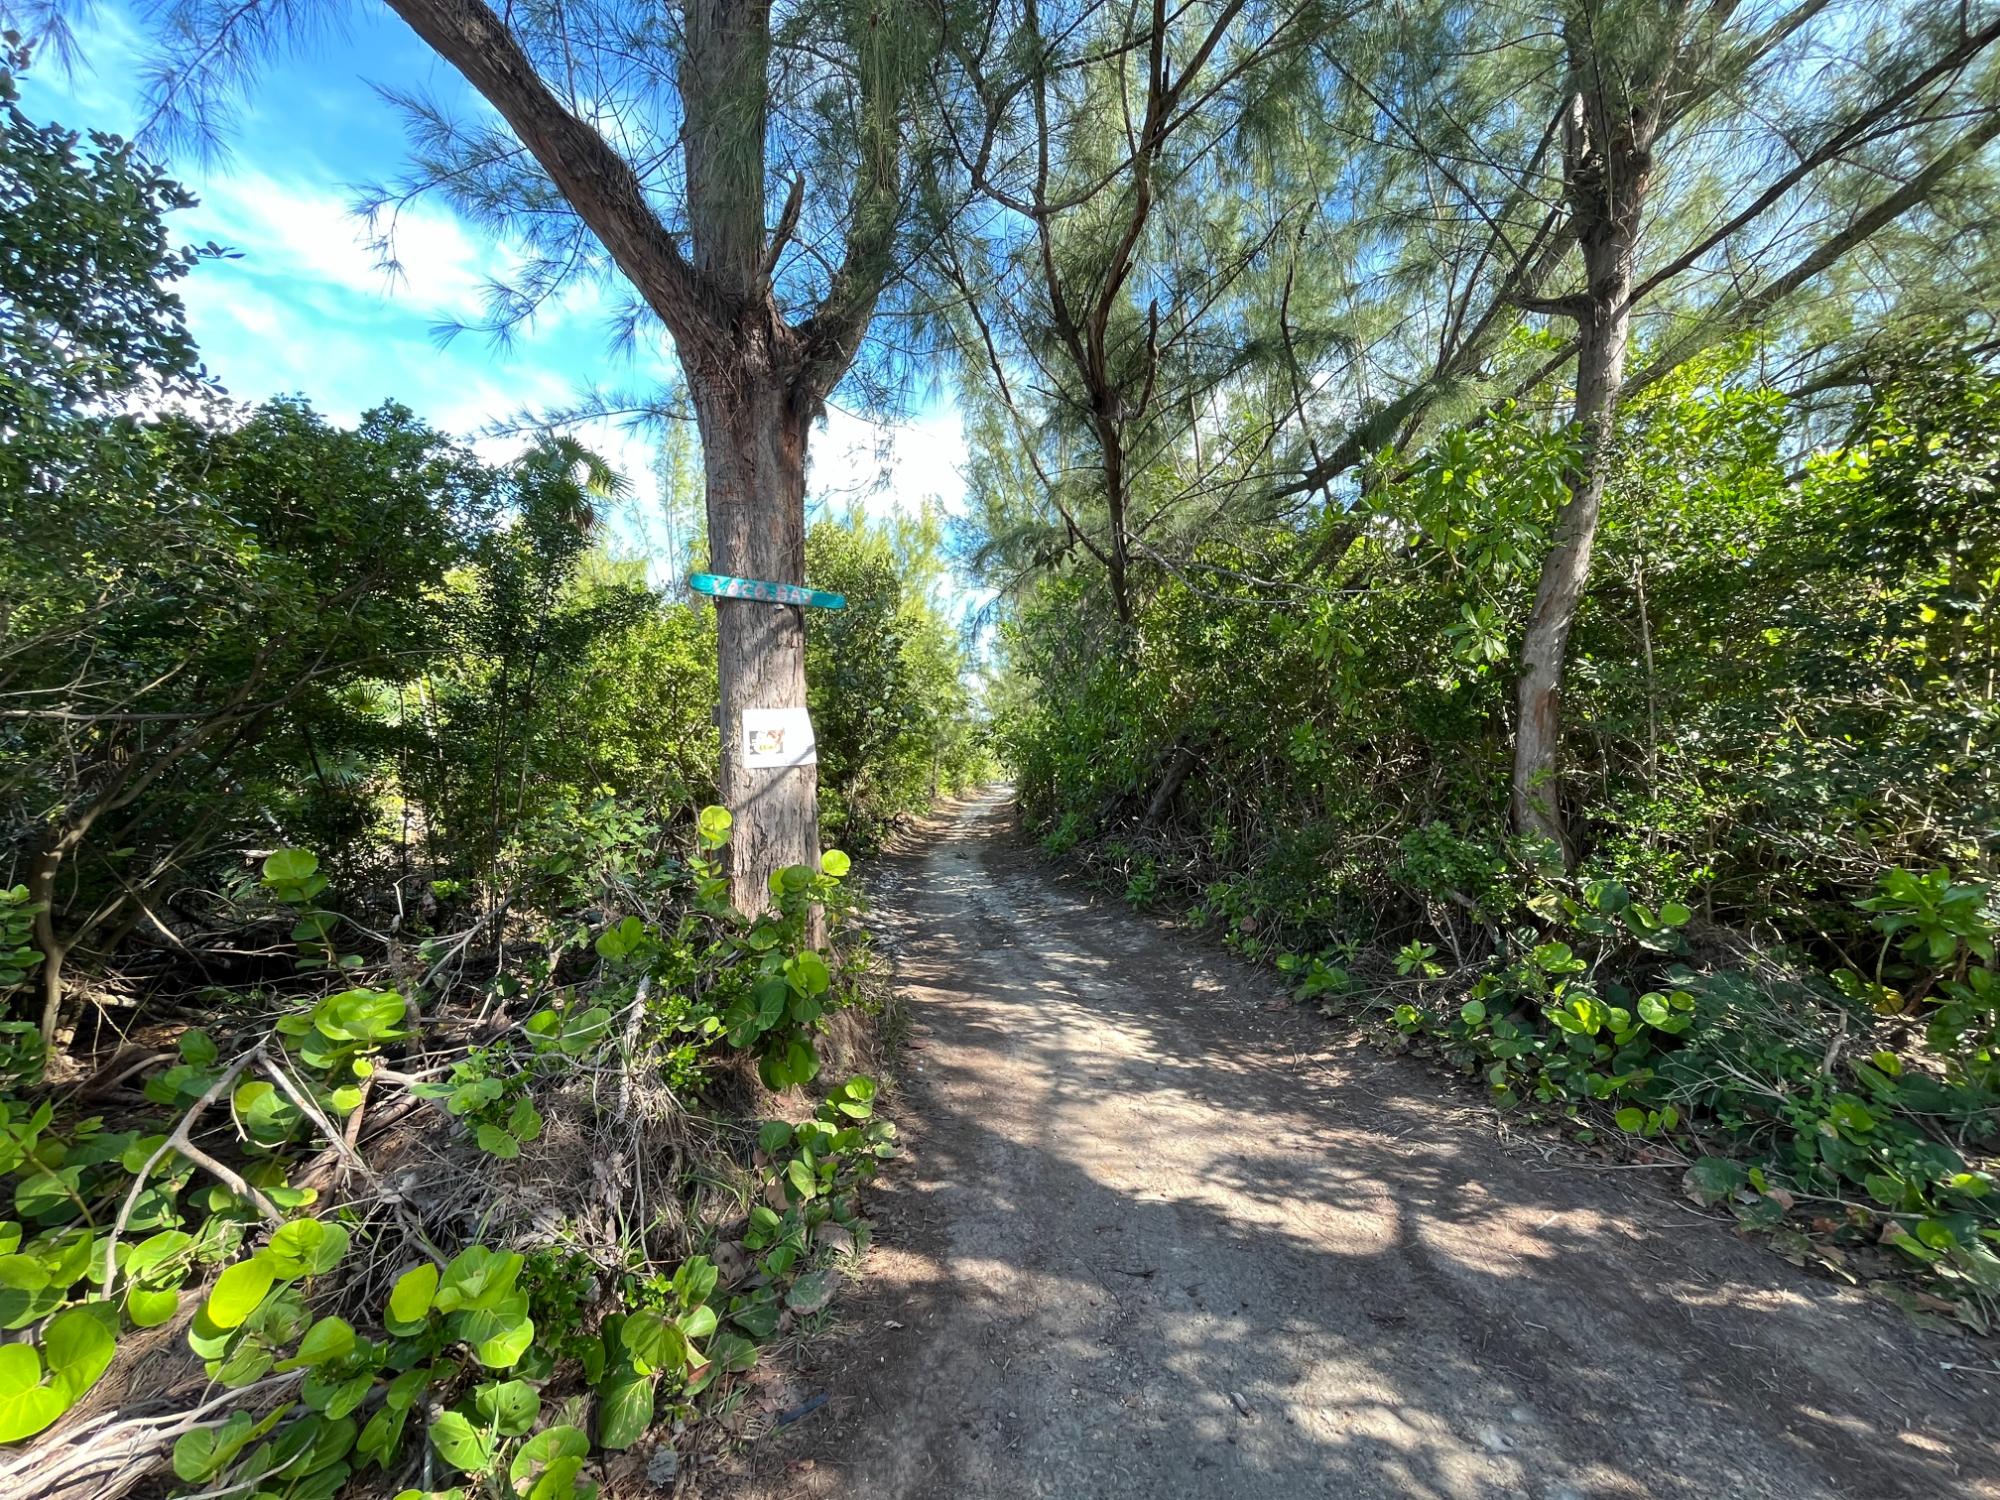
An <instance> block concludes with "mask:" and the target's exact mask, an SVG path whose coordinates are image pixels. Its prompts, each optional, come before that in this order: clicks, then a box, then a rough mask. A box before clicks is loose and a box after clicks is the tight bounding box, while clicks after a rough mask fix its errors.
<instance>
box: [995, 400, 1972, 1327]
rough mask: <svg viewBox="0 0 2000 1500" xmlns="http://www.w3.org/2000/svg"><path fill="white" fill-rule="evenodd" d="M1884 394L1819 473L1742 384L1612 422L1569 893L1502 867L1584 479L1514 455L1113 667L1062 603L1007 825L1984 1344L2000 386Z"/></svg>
mask: <svg viewBox="0 0 2000 1500" xmlns="http://www.w3.org/2000/svg"><path fill="white" fill-rule="evenodd" d="M1883 390H1884V394H1883V395H1882V396H1880V398H1879V399H1877V400H1875V401H1874V402H1873V403H1872V404H1871V405H1870V406H1869V407H1868V408H1867V409H1866V410H1865V411H1863V412H1862V413H1861V414H1860V415H1859V417H1858V418H1857V421H1856V425H1855V428H1854V430H1853V432H1852V433H1851V434H1850V435H1849V436H1848V438H1847V439H1846V440H1845V441H1844V442H1842V443H1840V444H1838V445H1836V446H1833V447H1831V448H1824V449H1822V450H1821V451H1818V452H1816V453H1815V454H1814V455H1813V456H1811V457H1810V458H1809V459H1808V460H1807V461H1805V462H1804V464H1803V465H1802V466H1800V465H1798V464H1797V463H1796V460H1794V459H1791V458H1789V457H1788V455H1789V454H1791V453H1793V452H1795V451H1796V448H1797V443H1796V442H1795V441H1794V440H1792V435H1791V433H1790V429H1789V426H1788V420H1789V419H1788V415H1787V410H1786V406H1785V403H1784V401H1783V399H1782V398H1781V397H1779V396H1778V395H1776V394H1775V393H1773V392H1770V391H1766V390H1763V389H1760V388H1758V387H1757V386H1756V385H1755V383H1754V382H1752V381H1748V380H1746V379H1744V378H1743V377H1742V375H1741V373H1740V371H1739V369H1738V368H1737V367H1735V366H1734V365H1732V364H1716V363H1713V362H1711V363H1709V364H1707V365H1706V366H1704V367H1703V368H1700V369H1691V370H1689V371H1686V372H1684V373H1683V374H1682V376H1680V377H1678V378H1677V379H1676V380H1674V381H1671V382H1663V383H1662V385H1661V386H1659V387H1657V388H1655V390H1653V391H1652V392H1649V393H1648V394H1647V395H1646V396H1645V397H1643V398H1641V399H1640V400H1639V401H1637V402H1636V403H1634V404H1633V405H1632V406H1631V407H1630V409H1629V410H1628V411H1627V412H1626V413H1625V414H1624V417H1623V419H1622V422H1621V428H1620V434H1619V442H1618V448H1617V454H1616V460H1615V473H1614V478H1613V482H1612V485H1611V489H1610V492H1609V495H1608V498H1607V501H1606V512H1605V520H1604V526H1603V531H1602V534H1601V535H1600V538H1599V548H1600V550H1599V555H1598V559H1597V563H1596V568H1595V577H1596V579H1597V582H1596V584H1595V585H1594V587H1593V589H1592V590H1591V592H1590V594H1589V596H1588V599H1587V602H1586V607H1585V610H1584V613H1583V616H1582V619H1581V621H1580V623H1579V625H1578V628H1577V635H1576V638H1575V640H1574V642H1573V644H1572V648H1571V662H1570V669H1569V678H1568V681H1569V688H1568V692H1567V702H1566V705H1565V713H1566V718H1567V721H1568V728H1567V736H1568V744H1567V751H1566V757H1565V760H1566V764H1567V765H1568V766H1569V767H1570V770H1569V772H1568V774H1567V776H1566V778H1565V780H1564V781H1563V782H1562V784H1561V785H1560V787H1559V788H1557V789H1556V790H1557V794H1558V795H1559V797H1560V799H1561V801H1562V803H1563V805H1564V807H1565V808H1566V809H1567V810H1568V811H1569V813H1570V818H1569V823H1570V826H1571V827H1572V829H1573V830H1575V833H1574V837H1575V840H1576V843H1577V845H1578V847H1577V849H1575V850H1574V851H1572V853H1573V854H1574V856H1575V858H1574V861H1573V865H1571V866H1570V867H1566V865H1565V861H1564V860H1563V858H1562V857H1561V853H1560V851H1557V850H1555V849H1554V848H1552V847H1550V846H1548V845H1546V844H1538V843H1535V842H1533V841H1531V840H1525V839H1523V838H1520V837H1517V836H1515V835H1513V834H1511V833H1510V832H1509V831H1508V817H1507V796H1508V760H1507V756H1508V749H1509V745H1510V742H1511V728H1510V714H1511V711H1512V685H1513V673H1512V658H1513V642H1514V641H1515V640H1516V639H1517V638H1518V635H1517V633H1518V630H1519V628H1520V622H1521V620H1522V619H1523V618H1524V616H1525V614H1526V612H1527V610H1528V607H1529V604H1530V602H1531V596H1532V592H1533V588H1534V579H1535V570H1534V564H1535V563H1536V562H1537V561H1538V559H1539V557H1540V556H1541V554H1542V552H1543V551H1544V550H1545V547H1546V544H1547V537H1548V532H1549V528H1550V526H1551V523H1552V519H1553V517H1554V514H1555V511H1556V508H1557V505H1558V502H1559V500H1560V498H1561V497H1562V494H1563V475H1564V468H1565V464H1566V462H1567V455H1566V446H1567V444H1568V442H1569V441H1570V439H1569V438H1568V437H1567V435H1566V434H1565V433H1564V431H1563V430H1562V429H1560V428H1559V427H1557V428H1551V427H1549V426H1548V425H1546V424H1544V423H1540V422H1536V421H1531V420H1529V419H1528V418H1527V417H1526V416H1525V415H1514V414H1505V415H1502V416H1500V417H1498V418H1496V419H1495V420H1492V421H1489V422H1487V423H1485V424H1483V425H1481V426H1478V427H1476V428H1473V429H1470V430H1466V431H1463V432H1459V433H1454V434H1451V435H1448V436H1447V437H1446V438H1444V439H1442V440H1441V441H1440V442H1439V443H1438V444H1436V445H1435V446H1434V447H1433V448H1432V449H1430V450H1429V451H1427V452H1425V453H1422V454H1419V455H1415V456H1412V457H1410V458H1409V459H1407V460H1395V459H1393V458H1385V460H1384V462H1383V463H1382V464H1381V465H1380V466H1379V470H1378V477H1377V478H1376V479H1375V480H1373V481H1371V483H1370V484H1369V485H1368V486H1367V487H1366V488H1365V492H1364V498H1362V499H1361V500H1360V501H1358V502H1357V504H1356V506H1355V508H1354V509H1353V510H1352V511H1346V512H1337V513H1334V514H1332V515H1329V516H1328V518H1327V519H1326V521H1325V522H1324V523H1323V530H1322V531H1320V532H1317V533H1299V532H1294V531H1291V530H1289V529H1275V530H1272V531H1269V532H1266V533H1263V534H1261V535H1257V536H1254V537H1252V538H1250V539H1248V540H1239V541H1237V542H1235V543H1232V544H1229V545H1226V546H1225V545H1222V544H1219V543H1210V544H1207V545H1206V546H1205V548H1204V549H1203V550H1202V551H1201V552H1200V553H1199V554H1198V558H1197V561H1195V562H1194V563H1192V564H1190V565H1188V566H1187V567H1185V568H1183V569H1180V570H1178V572H1177V573H1176V574H1175V575H1174V576H1169V577H1166V578H1163V579H1162V581H1161V582H1160V584H1159V586H1158V588H1157V589H1156V590H1154V591H1153V592H1151V593H1150V595H1148V596H1147V597H1146V598H1145V599H1144V600H1143V603H1142V604H1141V606H1140V607H1139V608H1138V610H1137V612H1136V614H1135V618H1134V619H1133V621H1132V623H1131V625H1130V627H1129V629H1121V628H1120V626H1119V625H1118V623H1117V622H1116V621H1115V620H1114V619H1112V618H1111V617H1110V613H1109V611H1108V610H1107V609H1106V608H1105V607H1104V606H1103V603H1102V596H1101V594H1099V593H1095V592H1094V591H1093V589H1092V586H1091V583H1090V580H1089V579H1088V578H1087V577H1085V576H1083V575H1081V574H1075V575H1071V576H1068V577H1058V578H1056V579H1053V580H1051V581H1049V582H1046V583H1045V584H1043V585H1042V586H1041V587H1040V589H1039V590H1038V592H1037V593H1036V595H1035V596H1034V597H1033V598H1032V600H1031V601H1030V602H1029V603H1027V604H1026V605H1025V607H1024V608H1023V610H1022V611H1021V613H1020V616H1019V618H1018V619H1017V620H1016V621H1015V622H1014V623H1013V624H1012V626H1011V627H1010V633H1009V635H1008V645H1009V650H1010V655H1011V665H1012V668H1013V671H1014V673H1015V680H1014V682H1013V684H1012V686H1011V690H1010V692H1009V694H1008V697H1007V700H1006V706H1005V707H1004V709H1003V713H1002V733H1003V736H1004V739H1005V741H1006V744H1007V747H1008V752H1009V754H1010V756H1011V758H1012V761H1013V765H1014V768H1015V772H1016V775H1017V777H1018V780H1019V784H1020V789H1021V799H1022V805H1023V808H1024V811H1025V815H1026V818H1027V820H1028V822H1029V824H1030V826H1031V827H1032V828H1033V829H1035V830H1036V831H1037V832H1038V833H1039V834H1040V835H1041V836H1042V837H1043V839H1044V841H1045V843H1046V845H1047V846H1048V847H1049V848H1050V849H1051V850H1053V851H1056V852H1059V853H1065V854H1068V855H1070V856H1072V857H1076V858H1080V859H1083V860H1085V861H1086V862H1087V863H1088V864H1089V865H1090V866H1091V867H1092V868H1093V869H1095V870H1096V871H1098V872H1099V873H1100V874H1101V875H1102V876H1103V877H1105V878H1106V879H1107V880H1108V881H1109V882H1110V883H1111V884H1112V885H1113V886H1114V888H1119V889H1122V891H1123V893H1124V895H1125V896H1126V897H1127V898H1128V899H1129V900H1131V901H1133V902H1134V903H1135V904H1140V905H1147V904H1152V903H1155V902H1164V903H1169V904H1172V905H1175V906H1178V907H1181V908H1184V909H1190V910H1192V911H1193V913H1194V914H1195V915H1196V916H1197V917H1198V918H1199V919H1201V920H1204V921H1206V922H1208V923H1210V924H1213V925H1214V926H1216V927H1218V928H1219V929H1220V930H1221V931H1222V932H1223V933H1225V934H1226V936H1227V940H1228V941H1229V942H1230V943H1231V944H1232V945H1233V946H1235V947H1238V948H1239V949H1241V950H1242V951H1244V952H1246V953H1248V954H1251V955H1253V956H1256V957H1259V958H1265V959H1270V960H1273V961H1275V962H1276V963H1278V964H1279V965H1280V966H1281V967H1282V968H1284V969H1285V970H1286V971H1287V972H1288V974H1289V975H1290V976H1291V978H1292V980H1293V981H1294V983H1295V984H1296V985H1297V989H1298V993H1299V994H1300V995H1301V996H1302V997H1305V998H1308V999H1312V1000H1315V1001H1318V1002H1320V1003H1322V1004H1324V1005H1326V1006H1327V1007H1328V1008H1329V1009H1334V1008H1339V1009H1342V1010H1354V1009H1366V1010H1368V1011H1370V1012H1371V1013H1374V1014H1377V1015H1379V1016H1380V1017H1381V1018H1382V1019H1383V1020H1384V1021H1386V1022H1387V1024H1388V1025H1389V1026H1391V1027H1393V1028H1396V1029H1398V1030H1400V1031H1401V1032H1403V1033H1406V1034H1407V1035H1408V1036H1409V1037H1411V1038H1413V1039H1415V1040H1416V1041H1417V1043H1418V1044H1419V1045H1421V1046H1423V1047H1425V1048H1426V1049H1428V1050H1430V1051H1432V1052H1434V1053H1435V1054H1436V1055H1437V1056H1439V1057H1440V1058H1442V1059H1444V1060H1446V1061H1447V1062H1449V1063H1450V1064H1451V1065H1453V1066H1455V1067H1457V1068H1460V1069H1462V1070H1464V1071H1465V1072H1466V1073H1468V1074H1470V1075H1473V1076H1476V1077H1478V1078H1480V1079H1481V1080H1482V1081H1483V1082H1484V1084H1485V1085H1486V1086H1487V1087H1488V1088H1490V1090H1491V1091H1492V1094H1493V1096H1494V1097H1495V1099H1496V1100H1497V1101H1498V1102H1500V1103H1501V1104H1503V1105H1508V1106H1513V1107H1517V1108H1520V1109H1522V1110H1525V1111H1526V1112H1527V1113H1528V1114H1529V1115H1530V1116H1531V1117H1534V1118H1538V1119H1543V1120H1550V1121H1556V1122H1561V1123H1563V1124H1564V1125H1565V1126H1566V1127H1567V1128H1569V1129H1572V1130H1574V1131H1575V1133H1576V1134H1577V1135H1578V1136H1579V1137H1580V1138H1583V1139H1586V1140H1588V1139H1592V1138H1597V1139H1599V1142H1600V1144H1602V1142H1603V1138H1604V1137H1606V1136H1607V1135H1609V1136H1611V1137H1613V1138H1617V1137H1623V1138H1625V1139H1627V1140H1629V1143H1630V1144H1631V1146H1632V1147H1633V1148H1634V1149H1636V1150H1639V1151H1642V1152H1645V1153H1648V1154H1651V1155H1653V1156H1656V1157H1664V1158H1665V1159H1667V1160H1673V1159H1675V1157H1676V1156H1678V1157H1680V1158H1683V1159H1685V1160H1686V1161H1687V1162H1688V1163H1689V1164H1690V1165H1689V1170H1688V1173H1687V1179H1686V1186H1687V1189H1688V1191H1689V1192H1690V1193H1691V1194H1693V1195H1694V1196H1696V1197H1697V1198H1699V1199H1700V1200H1701V1201H1703V1202H1705V1203H1711V1204H1721V1205H1726V1206H1727V1207H1728V1208H1729V1210H1730V1211H1731V1212H1733V1213H1734V1214H1735V1215H1736V1217H1737V1218H1739V1219H1741V1220H1742V1221H1743V1222H1745V1223H1746V1224H1749V1225H1753V1226H1757V1227H1760V1228H1766V1229H1769V1230H1771V1231H1772V1233H1773V1234H1774V1236H1775V1237H1776V1240H1777V1243H1778V1245H1779V1247H1780V1248H1781V1250H1783V1251H1784V1252H1785V1253H1786V1254H1788V1255H1789V1256H1791V1257H1792V1258H1794V1259H1796V1260H1801V1261H1803V1260H1806V1259H1808V1258H1811V1259H1813V1260H1815V1261H1817V1262H1819V1263H1821V1264H1824V1265H1826V1266H1828V1267H1830V1268H1831V1269H1833V1270H1834V1271H1836V1272H1837V1273H1839V1274H1843V1275H1847V1276H1853V1277H1862V1276H1873V1275H1880V1274H1883V1273H1889V1272H1896V1273H1901V1272H1913V1273H1915V1274H1916V1277H1917V1279H1918V1282H1919V1283H1920V1287H1921V1289H1920V1290H1916V1291H1908V1290H1905V1291H1902V1292H1899V1293H1898V1295H1900V1296H1902V1297H1903V1298H1904V1299H1905V1301H1906V1303H1908V1304H1909V1305H1911V1306H1914V1307H1917V1308H1918V1309H1919V1310H1920V1311H1921V1312H1923V1313H1924V1314H1925V1315H1931V1314H1948V1315H1949V1316H1950V1317H1952V1318H1955V1319H1958V1320H1961V1321H1962V1322H1964V1323H1966V1324H1969V1325H1971V1326H1973V1327H1976V1328H1990V1327H1992V1326H1993V1324H1994V1322H1995V1319H1996V1317H2000V1194H1996V1192H1995V1191H1994V1188H1995V1169H1996V1152H2000V968H1996V966H1995V962H1994V943H1995V929H1996V927H2000V913H1996V907H1995V888H1994V878H1995V875H1996V867H1995V861H1996V858H2000V843H1996V838H2000V834H1996V830H2000V735H1996V724H2000V716H1996V712H1995V708H1996V699H1995V696H1994V695H1995V684H1996V680H2000V678H1996V669H2000V633H1996V628H1995V623H1994V622H1995V609H1996V606H2000V505H1996V503H1995V502H1996V498H1997V497H1996V488H2000V423H1996V418H1995V414H1996V412H2000V405H1997V404H1996V397H2000V382H1996V380H1995V377H1994V376H1993V375H1992V374H1991V373H1989V372H1987V371H1984V370H1982V369H1979V368H1975V367H1972V366H1966V365H1956V364H1951V363H1949V362H1947V363H1944V364H1942V365H1939V364H1931V365H1923V364H1919V365H1914V366H1912V367H1911V368H1910V369H1909V370H1908V371H1907V373H1906V374H1905V375H1904V376H1903V378H1901V379H1900V380H1898V381H1895V382H1890V383H1886V384H1885V385H1884V387H1883ZM1329 557H1330V558H1331V559H1332V560H1331V561H1327V559H1328V558H1329ZM1079 619H1085V620H1089V621H1092V622H1093V624H1092V625H1091V627H1090V628H1088V629H1080V628H1079V626H1078V621H1079ZM1897 1280H1898V1281H1905V1280H1907V1278H1904V1277H1901V1276H1900V1275H1899V1276H1898V1278H1897ZM1891 1289H1892V1290H1893V1289H1894V1288H1893V1286H1892V1288H1891ZM1911 1299H1914V1300H1911Z"/></svg>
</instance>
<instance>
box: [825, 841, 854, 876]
mask: <svg viewBox="0 0 2000 1500" xmlns="http://www.w3.org/2000/svg"><path fill="white" fill-rule="evenodd" d="M853 864H854V862H853V861H852V860H850V859H849V858H848V857H847V856H846V855H845V854H843V853H841V851H840V850H838V849H829V850H827V851H826V852H825V853H824V854H822V855H820V857H819V868H820V872H821V873H822V874H825V875H831V876H832V877H833V878H834V879H835V880H839V879H841V878H842V877H844V876H845V875H846V874H847V872H848V871H849V870H850V869H852V868H853Z"/></svg>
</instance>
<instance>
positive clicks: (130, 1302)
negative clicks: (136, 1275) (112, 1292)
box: [125, 1286, 181, 1328]
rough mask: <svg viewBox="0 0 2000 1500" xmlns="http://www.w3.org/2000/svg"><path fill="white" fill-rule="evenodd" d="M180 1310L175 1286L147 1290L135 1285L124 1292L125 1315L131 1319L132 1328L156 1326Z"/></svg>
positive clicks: (178, 1294)
mask: <svg viewBox="0 0 2000 1500" xmlns="http://www.w3.org/2000/svg"><path fill="white" fill-rule="evenodd" d="M180 1310H181V1294H180V1289H179V1288H177V1287H167V1288H165V1289H164V1290H162V1291H149V1290H148V1289H147V1288H145V1287H143V1286H135V1287H131V1288H129V1289H128V1290H127V1291H126V1293H125V1316H126V1317H128V1318H130V1319H131V1320H132V1326H133V1327H134V1328H158V1327H159V1326H160V1325H161V1324H162V1323H165V1322H167V1321H168V1320H169V1319H171V1318H172V1317H173V1315H174V1314H175V1313H177V1312H179V1311H180Z"/></svg>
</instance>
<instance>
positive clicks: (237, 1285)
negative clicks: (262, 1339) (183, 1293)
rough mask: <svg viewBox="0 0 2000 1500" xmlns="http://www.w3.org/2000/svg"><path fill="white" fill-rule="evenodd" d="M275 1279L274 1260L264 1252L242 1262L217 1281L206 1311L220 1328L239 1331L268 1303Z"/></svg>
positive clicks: (209, 1318)
mask: <svg viewBox="0 0 2000 1500" xmlns="http://www.w3.org/2000/svg"><path fill="white" fill-rule="evenodd" d="M275 1279H276V1271H275V1268H274V1267H273V1266H272V1264H271V1257H270V1256H268V1255H265V1254H264V1253H262V1252H261V1251H260V1252H259V1253H257V1254H256V1255H253V1256H251V1257H250V1258H249V1259H248V1260H239V1261H238V1262H237V1263H236V1264H235V1265H233V1266H230V1267H228V1268H227V1269H226V1270H224V1271H223V1273H222V1274H221V1275H220V1276H218V1277H216V1278H215V1286H214V1287H213V1288H212V1289H211V1290H210V1292H209V1294H208V1301H207V1302H206V1303H205V1304H204V1305H203V1307H202V1311H203V1312H204V1313H205V1314H206V1315H207V1317H208V1321H209V1322H210V1323H212V1324H214V1325H215V1326H216V1327H217V1328H235V1327H237V1326H239V1325H240V1324H241V1323H242V1322H243V1320H244V1319H245V1318H247V1317H249V1316H250V1314H251V1312H252V1311H253V1310H254V1309H255V1308H256V1306H257V1304H258V1303H259V1302H262V1301H263V1300H264V1294H265V1293H266V1292H268V1291H270V1290H271V1283H272V1281H273V1280H275Z"/></svg>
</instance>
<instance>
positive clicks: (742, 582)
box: [688, 573, 847, 609]
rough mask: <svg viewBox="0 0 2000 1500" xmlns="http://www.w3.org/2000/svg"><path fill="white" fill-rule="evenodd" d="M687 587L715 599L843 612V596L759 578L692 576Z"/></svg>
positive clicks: (721, 575)
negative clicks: (743, 600) (793, 605)
mask: <svg viewBox="0 0 2000 1500" xmlns="http://www.w3.org/2000/svg"><path fill="white" fill-rule="evenodd" d="M688 587H689V588H691V589H693V590H694V591H695V592H696V593H697V594H709V595H712V596H714V597H715V598H717V599H758V600H762V601H763V602H764V603H766V604H809V605H811V606H812V607H813V608H815V609H845V608H847V597H846V595H844V594H829V593H828V592H827V591H826V590H825V589H809V588H807V587H806V586H805V585H804V584H802V583H771V582H769V581H767V580H765V579H762V578H730V577H727V576H725V575H724V574H721V573H695V574H691V575H690V576H689V578H688Z"/></svg>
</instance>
